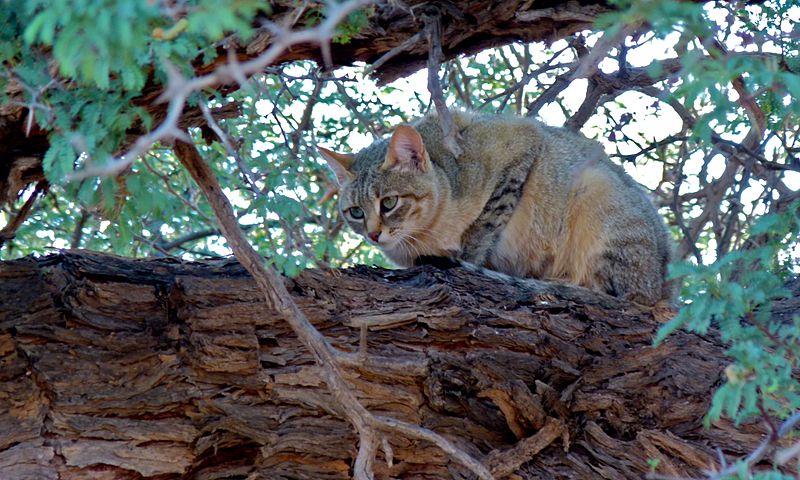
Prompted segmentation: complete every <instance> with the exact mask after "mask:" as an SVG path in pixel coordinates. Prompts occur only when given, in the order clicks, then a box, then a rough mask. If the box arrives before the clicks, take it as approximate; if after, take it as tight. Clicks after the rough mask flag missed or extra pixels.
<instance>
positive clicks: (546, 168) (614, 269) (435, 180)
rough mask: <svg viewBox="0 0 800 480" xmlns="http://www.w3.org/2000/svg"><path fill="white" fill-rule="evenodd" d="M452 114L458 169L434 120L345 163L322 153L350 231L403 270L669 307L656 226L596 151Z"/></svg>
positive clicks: (665, 255) (646, 206)
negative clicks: (424, 260)
mask: <svg viewBox="0 0 800 480" xmlns="http://www.w3.org/2000/svg"><path fill="white" fill-rule="evenodd" d="M453 115H454V121H455V124H456V128H457V129H458V130H459V134H460V138H461V146H462V147H463V150H464V153H463V154H462V155H461V156H460V157H459V158H454V157H453V155H452V154H451V153H450V152H449V151H448V150H447V149H446V148H445V147H444V144H443V137H442V132H441V128H440V126H439V122H438V117H437V116H436V115H435V114H431V115H428V116H426V117H423V118H422V119H419V120H417V121H416V122H414V123H413V124H412V125H410V126H409V125H401V126H399V127H397V129H396V130H395V131H394V134H393V135H392V137H391V139H389V140H385V139H384V140H379V141H376V142H375V143H373V144H372V145H370V146H369V147H367V148H365V149H364V150H362V151H361V152H358V153H357V154H355V155H346V154H339V153H335V152H332V151H330V150H326V149H324V148H320V151H321V152H322V155H323V156H324V157H325V159H326V160H327V161H328V164H329V165H330V166H331V168H332V169H333V171H334V172H335V173H336V177H337V179H338V181H339V183H340V185H341V187H340V194H339V207H340V208H341V210H342V214H343V215H344V217H345V219H346V220H347V222H348V223H349V224H350V226H351V227H352V228H353V230H355V231H356V232H357V233H360V234H362V235H364V236H366V237H367V238H368V239H370V241H371V242H372V243H374V244H377V245H378V246H380V247H381V248H382V249H383V251H384V252H385V253H386V255H387V256H388V257H389V258H390V259H391V260H392V261H394V262H396V263H398V264H399V265H401V266H411V265H413V264H414V263H415V260H417V259H418V258H419V257H423V256H447V257H455V258H458V259H460V260H465V261H467V262H470V263H473V264H477V265H482V266H485V267H488V268H490V269H493V270H497V271H500V272H504V273H507V274H511V275H515V276H518V277H536V278H542V279H554V280H561V281H567V282H570V283H573V284H577V285H581V286H585V287H589V288H593V289H596V290H600V291H605V292H608V293H610V294H612V295H616V296H620V297H623V298H627V299H629V300H633V301H636V302H639V303H643V304H649V305H652V304H655V303H656V302H658V301H659V300H668V299H669V298H670V297H671V296H672V292H671V287H670V286H669V285H668V284H667V283H666V282H665V280H664V277H665V273H666V267H667V264H668V263H669V261H670V258H671V248H670V245H671V243H670V239H669V233H668V232H667V229H666V226H665V225H664V222H663V220H662V219H661V218H660V216H659V214H658V213H657V211H656V209H655V207H654V206H653V204H652V203H651V202H650V200H649V199H648V198H647V196H646V194H645V192H644V191H643V190H642V189H641V187H640V186H639V185H638V184H637V183H636V182H635V181H634V180H633V179H632V178H630V177H629V176H628V175H627V174H626V173H625V172H624V171H623V169H622V168H620V167H619V166H617V165H615V164H613V163H612V162H611V161H610V160H609V159H608V158H607V157H606V155H605V154H604V153H603V151H602V147H601V146H600V145H599V144H598V143H597V142H594V141H592V140H589V139H587V138H585V137H583V136H581V135H580V134H578V133H574V132H571V131H568V130H566V129H561V128H554V127H549V126H547V125H544V124H542V123H540V122H538V121H535V120H533V119H529V118H520V117H510V116H489V115H478V114H472V113H466V112H454V113H453Z"/></svg>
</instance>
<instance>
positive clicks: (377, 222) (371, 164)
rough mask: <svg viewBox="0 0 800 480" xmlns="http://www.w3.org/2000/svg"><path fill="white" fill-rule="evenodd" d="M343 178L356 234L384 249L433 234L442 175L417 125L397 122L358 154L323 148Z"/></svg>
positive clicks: (343, 204)
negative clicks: (388, 134)
mask: <svg viewBox="0 0 800 480" xmlns="http://www.w3.org/2000/svg"><path fill="white" fill-rule="evenodd" d="M319 150H320V152H321V153H322V156H323V157H324V158H325V160H326V161H327V162H328V165H330V167H331V169H333V171H334V173H335V174H336V178H337V180H338V181H339V209H340V210H341V212H342V215H343V216H344V218H345V220H347V223H348V224H349V225H350V227H351V228H352V229H353V231H355V232H356V233H358V234H360V235H363V236H364V237H366V238H367V239H368V240H369V241H370V242H371V243H372V244H374V245H378V246H380V247H381V248H384V249H395V248H409V249H413V248H414V244H417V243H419V242H420V241H422V242H425V241H426V236H430V232H429V231H427V230H426V228H427V227H430V225H431V224H432V223H433V221H434V220H435V218H436V216H437V215H438V211H439V202H440V197H441V195H440V191H441V188H440V187H439V186H438V182H437V175H436V172H435V171H434V169H433V166H432V165H431V161H430V158H429V156H428V153H427V151H426V150H425V145H424V144H423V141H422V137H421V136H420V135H419V133H418V132H417V131H416V130H415V129H414V127H411V126H407V125H401V126H399V127H397V129H396V130H395V131H394V134H393V135H392V138H391V139H390V140H388V141H387V140H380V141H377V142H375V143H373V144H372V145H370V146H369V147H367V148H365V149H364V150H362V151H360V152H358V153H357V154H355V155H348V154H341V153H335V152H332V151H330V150H327V149H325V148H321V147H320V148H319Z"/></svg>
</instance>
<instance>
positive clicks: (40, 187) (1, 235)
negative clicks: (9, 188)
mask: <svg viewBox="0 0 800 480" xmlns="http://www.w3.org/2000/svg"><path fill="white" fill-rule="evenodd" d="M47 187H48V183H47V180H40V181H39V183H37V184H36V187H34V189H33V192H31V194H30V196H29V197H28V199H27V200H25V203H23V204H22V207H21V208H20V209H19V211H18V212H17V214H16V215H14V218H12V219H11V220H10V221H9V222H8V224H6V226H5V227H3V229H2V230H0V248H3V245H4V244H5V242H6V241H7V240H11V239H13V238H14V236H15V235H16V233H17V230H18V229H19V227H21V226H22V224H23V223H25V220H26V219H27V218H28V215H30V213H31V209H32V208H33V204H34V203H35V202H36V198H37V197H38V196H39V195H40V194H42V195H43V194H45V193H46V192H47Z"/></svg>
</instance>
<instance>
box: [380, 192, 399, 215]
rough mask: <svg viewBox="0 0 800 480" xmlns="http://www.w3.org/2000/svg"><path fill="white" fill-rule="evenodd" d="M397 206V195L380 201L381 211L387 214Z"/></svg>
mask: <svg viewBox="0 0 800 480" xmlns="http://www.w3.org/2000/svg"><path fill="white" fill-rule="evenodd" d="M396 206H397V195H393V196H391V197H383V198H382V199H381V211H382V212H388V211H389V210H391V209H393V208H394V207H396Z"/></svg>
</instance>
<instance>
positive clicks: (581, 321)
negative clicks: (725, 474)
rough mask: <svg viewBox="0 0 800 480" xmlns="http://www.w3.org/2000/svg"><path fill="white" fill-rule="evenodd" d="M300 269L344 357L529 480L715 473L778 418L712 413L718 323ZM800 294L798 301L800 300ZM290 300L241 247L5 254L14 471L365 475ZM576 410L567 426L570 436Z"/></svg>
mask: <svg viewBox="0 0 800 480" xmlns="http://www.w3.org/2000/svg"><path fill="white" fill-rule="evenodd" d="M281 282H282V284H283V285H285V287H286V290H288V291H289V292H290V293H291V297H292V301H293V302H295V303H296V304H298V305H299V306H300V308H301V309H302V310H303V312H305V313H306V315H307V318H308V319H309V321H310V322H311V323H312V324H313V325H314V327H315V328H316V329H318V330H319V331H320V332H322V333H323V334H324V336H325V338H327V339H328V341H329V342H330V343H331V344H332V346H333V347H334V348H336V349H337V350H338V351H341V352H350V353H351V354H348V356H346V357H343V358H344V360H343V361H342V362H341V369H340V371H341V372H342V374H343V375H344V376H345V378H346V380H347V382H348V384H349V385H350V386H351V388H352V389H353V392H354V393H355V395H356V397H357V398H358V400H359V402H361V403H362V404H363V405H366V406H368V408H369V409H370V410H371V411H373V412H375V413H376V414H377V416H378V417H379V418H378V419H379V421H380V420H381V419H386V418H391V419H396V420H392V422H396V423H395V424H394V425H390V426H391V427H393V428H394V427H398V428H399V427H404V428H405V426H413V425H422V426H424V427H425V428H427V429H428V430H429V431H433V432H435V433H436V434H437V435H439V436H442V437H445V438H447V439H448V440H449V441H450V443H451V444H452V445H454V446H457V447H458V448H460V449H461V450H463V451H466V452H469V453H470V454H471V456H472V457H473V458H476V457H477V458H483V459H484V460H485V461H487V462H489V461H490V459H498V458H501V459H503V462H500V463H498V465H499V464H502V465H509V466H510V467H509V468H510V469H512V470H513V473H514V474H515V475H517V476H518V477H519V478H522V479H534V478H536V479H538V478H553V479H558V480H568V479H570V480H571V479H576V478H581V479H583V478H586V479H591V478H600V477H602V478H618V479H631V480H633V479H636V480H640V479H641V478H643V477H644V476H645V474H646V473H648V472H649V471H650V466H649V465H648V463H647V460H648V459H649V458H660V459H661V460H662V461H661V464H660V465H661V466H662V467H660V468H659V469H657V470H656V473H659V474H664V475H672V476H676V477H684V478H693V477H701V476H703V471H704V470H708V469H711V468H712V467H714V466H715V465H716V464H718V462H719V460H718V459H717V458H718V457H717V454H716V452H715V450H714V448H715V447H719V448H720V449H721V450H722V452H723V454H724V458H725V459H726V461H727V462H728V465H730V464H731V463H732V462H733V461H734V460H735V459H738V458H742V457H745V456H747V455H749V454H750V453H751V452H753V451H754V449H755V447H757V446H758V445H759V444H760V443H762V441H763V440H764V438H765V437H764V434H765V433H766V432H765V430H763V429H762V428H760V426H759V425H744V426H735V425H733V424H731V423H730V422H725V421H722V422H719V423H718V424H717V425H714V426H712V428H710V429H705V428H703V427H702V421H701V419H702V417H703V415H704V414H705V412H706V411H707V408H708V402H709V400H710V392H712V391H713V390H714V388H715V387H716V386H717V385H719V383H720V382H721V377H722V373H721V372H722V370H723V369H724V367H725V366H726V365H727V363H728V360H727V359H726V358H725V357H724V355H723V350H724V348H723V346H722V345H721V344H720V343H719V342H718V340H717V339H716V338H715V337H713V336H709V337H699V336H696V335H691V334H687V333H684V332H678V333H677V334H675V335H673V336H671V337H669V338H668V339H667V341H666V342H664V343H663V344H662V345H660V346H659V347H658V348H653V347H652V346H651V338H652V334H653V332H654V330H655V328H657V326H658V325H659V324H658V323H657V322H656V321H655V320H654V319H653V317H652V314H650V313H648V312H637V311H635V310H632V309H631V308H630V307H627V306H625V305H624V304H621V305H619V306H617V307H604V306H601V305H600V302H595V305H594V306H588V305H585V304H578V303H575V302H572V301H568V300H564V299H563V298H561V297H559V296H558V294H557V293H550V294H538V293H533V292H529V291H524V290H519V289H517V288H515V287H512V286H509V285H504V284H502V283H497V282H496V281H492V280H490V279H487V278H484V277H481V276H479V275H476V274H473V273H470V272H467V271H464V270H463V269H460V268H454V269H450V270H447V271H440V270H436V269H434V268H432V267H424V268H417V269H411V270H397V271H387V270H381V269H373V268H367V267H360V268H357V269H353V270H343V271H336V272H332V271H327V272H324V271H306V272H304V273H303V274H302V275H301V276H300V277H298V278H297V279H293V280H289V279H281ZM789 288H791V289H792V290H793V291H795V292H798V288H800V284H798V283H795V284H793V285H790V286H789ZM587 295H588V294H587ZM797 298H800V295H798V294H795V296H794V298H790V299H787V300H785V301H783V302H779V303H778V304H777V305H776V309H775V312H776V314H778V312H781V315H783V316H784V317H785V318H787V319H788V318H791V315H793V314H796V313H797V311H798V309H800V304H798V301H797ZM378 314H380V315H383V316H384V317H386V316H388V315H394V316H395V319H396V320H395V322H394V323H393V324H391V325H384V326H378V325H377V324H375V326H374V327H369V331H368V332H367V333H366V340H365V341H366V343H367V344H368V349H367V354H366V355H365V357H363V359H360V358H359V356H358V354H357V353H356V352H357V351H358V348H359V347H358V345H359V343H360V337H361V335H360V328H358V327H355V328H354V327H352V326H349V325H348V323H349V322H350V320H351V319H357V318H360V317H361V318H363V317H366V316H373V317H375V315H378ZM284 316H285V314H284V313H282V312H281V311H279V310H276V309H273V308H270V306H269V305H268V304H267V303H266V301H265V297H264V295H263V293H262V292H261V289H260V287H259V285H258V284H257V283H256V282H255V281H254V280H253V278H252V277H250V276H249V275H248V274H247V273H246V271H245V270H244V269H243V268H242V267H241V266H240V265H239V264H237V263H235V262H233V261H229V260H223V261H215V262H209V263H189V262H181V261H178V260H170V259H161V260H146V261H143V260H130V259H124V258H120V257H116V256H108V255H98V254H91V253H87V252H83V253H79V252H65V253H62V254H59V255H54V256H50V257H44V258H38V259H34V258H27V259H23V260H19V261H13V262H5V263H0V362H1V364H2V365H3V368H2V369H0V475H2V476H3V477H4V478H37V479H53V480H56V479H57V478H62V479H63V478H76V479H77V478H115V479H116V478H141V477H142V476H149V477H156V478H161V479H163V480H176V479H185V480H189V479H197V478H212V477H213V478H225V477H234V476H239V477H244V478H246V477H248V476H249V477H250V478H270V479H280V478H315V479H316V478H320V479H342V480H343V479H347V478H351V477H352V475H353V465H354V464H355V460H356V457H357V452H358V448H357V446H358V443H357V442H358V438H357V436H356V435H354V432H353V429H352V427H351V426H350V425H349V424H348V423H347V422H346V421H344V420H343V419H342V415H341V412H340V411H339V410H338V409H331V408H330V406H331V405H335V402H334V399H333V398H332V394H331V393H330V392H329V390H328V386H327V384H326V383H325V382H324V381H323V380H322V378H323V372H321V371H320V369H321V367H320V366H318V365H317V364H316V362H315V360H314V357H313V355H312V353H311V352H310V351H308V350H307V349H306V348H305V347H304V346H303V344H302V343H301V341H300V340H299V338H298V337H297V336H295V335H294V334H293V333H292V331H291V329H290V327H289V325H288V323H287V322H286V321H285V319H284ZM401 317H402V318H405V320H400V318H401ZM373 323H374V322H373ZM554 422H555V424H558V423H559V422H560V423H561V424H562V425H563V429H564V431H565V432H566V434H560V435H558V436H557V437H554V435H555V431H554V430H553V428H554V427H552V426H547V425H554ZM559 428H561V427H559ZM378 430H379V436H378V437H377V438H378V441H379V442H380V443H383V441H382V440H381V437H384V438H385V439H386V441H387V442H388V444H389V450H390V451H391V454H390V457H391V458H392V466H391V467H390V466H389V465H388V464H387V463H386V462H375V463H374V465H373V468H374V470H375V475H376V476H377V477H380V478H451V477H452V476H455V475H456V474H455V473H451V472H454V471H455V470H458V471H460V472H463V470H461V469H462V468H463V467H461V466H459V465H458V463H457V462H456V461H454V460H453V459H452V457H450V456H448V455H444V454H442V451H441V450H439V449H437V448H433V447H432V444H431V443H430V442H429V441H425V440H414V441H409V437H408V436H406V434H405V433H403V434H398V433H396V432H397V430H396V429H395V430H393V431H392V432H388V430H384V429H382V428H378ZM414 438H420V437H414ZM382 450H384V452H385V451H386V449H385V448H383V449H382ZM765 458H766V457H765ZM506 460H507V461H506ZM491 461H492V462H494V461H496V460H491ZM520 462H522V463H520ZM491 465H493V466H494V465H495V463H491ZM517 465H518V466H517ZM666 466H669V469H666ZM509 468H504V471H506V470H508V469H509ZM662 468H663V469H662ZM756 468H757V466H756Z"/></svg>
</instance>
